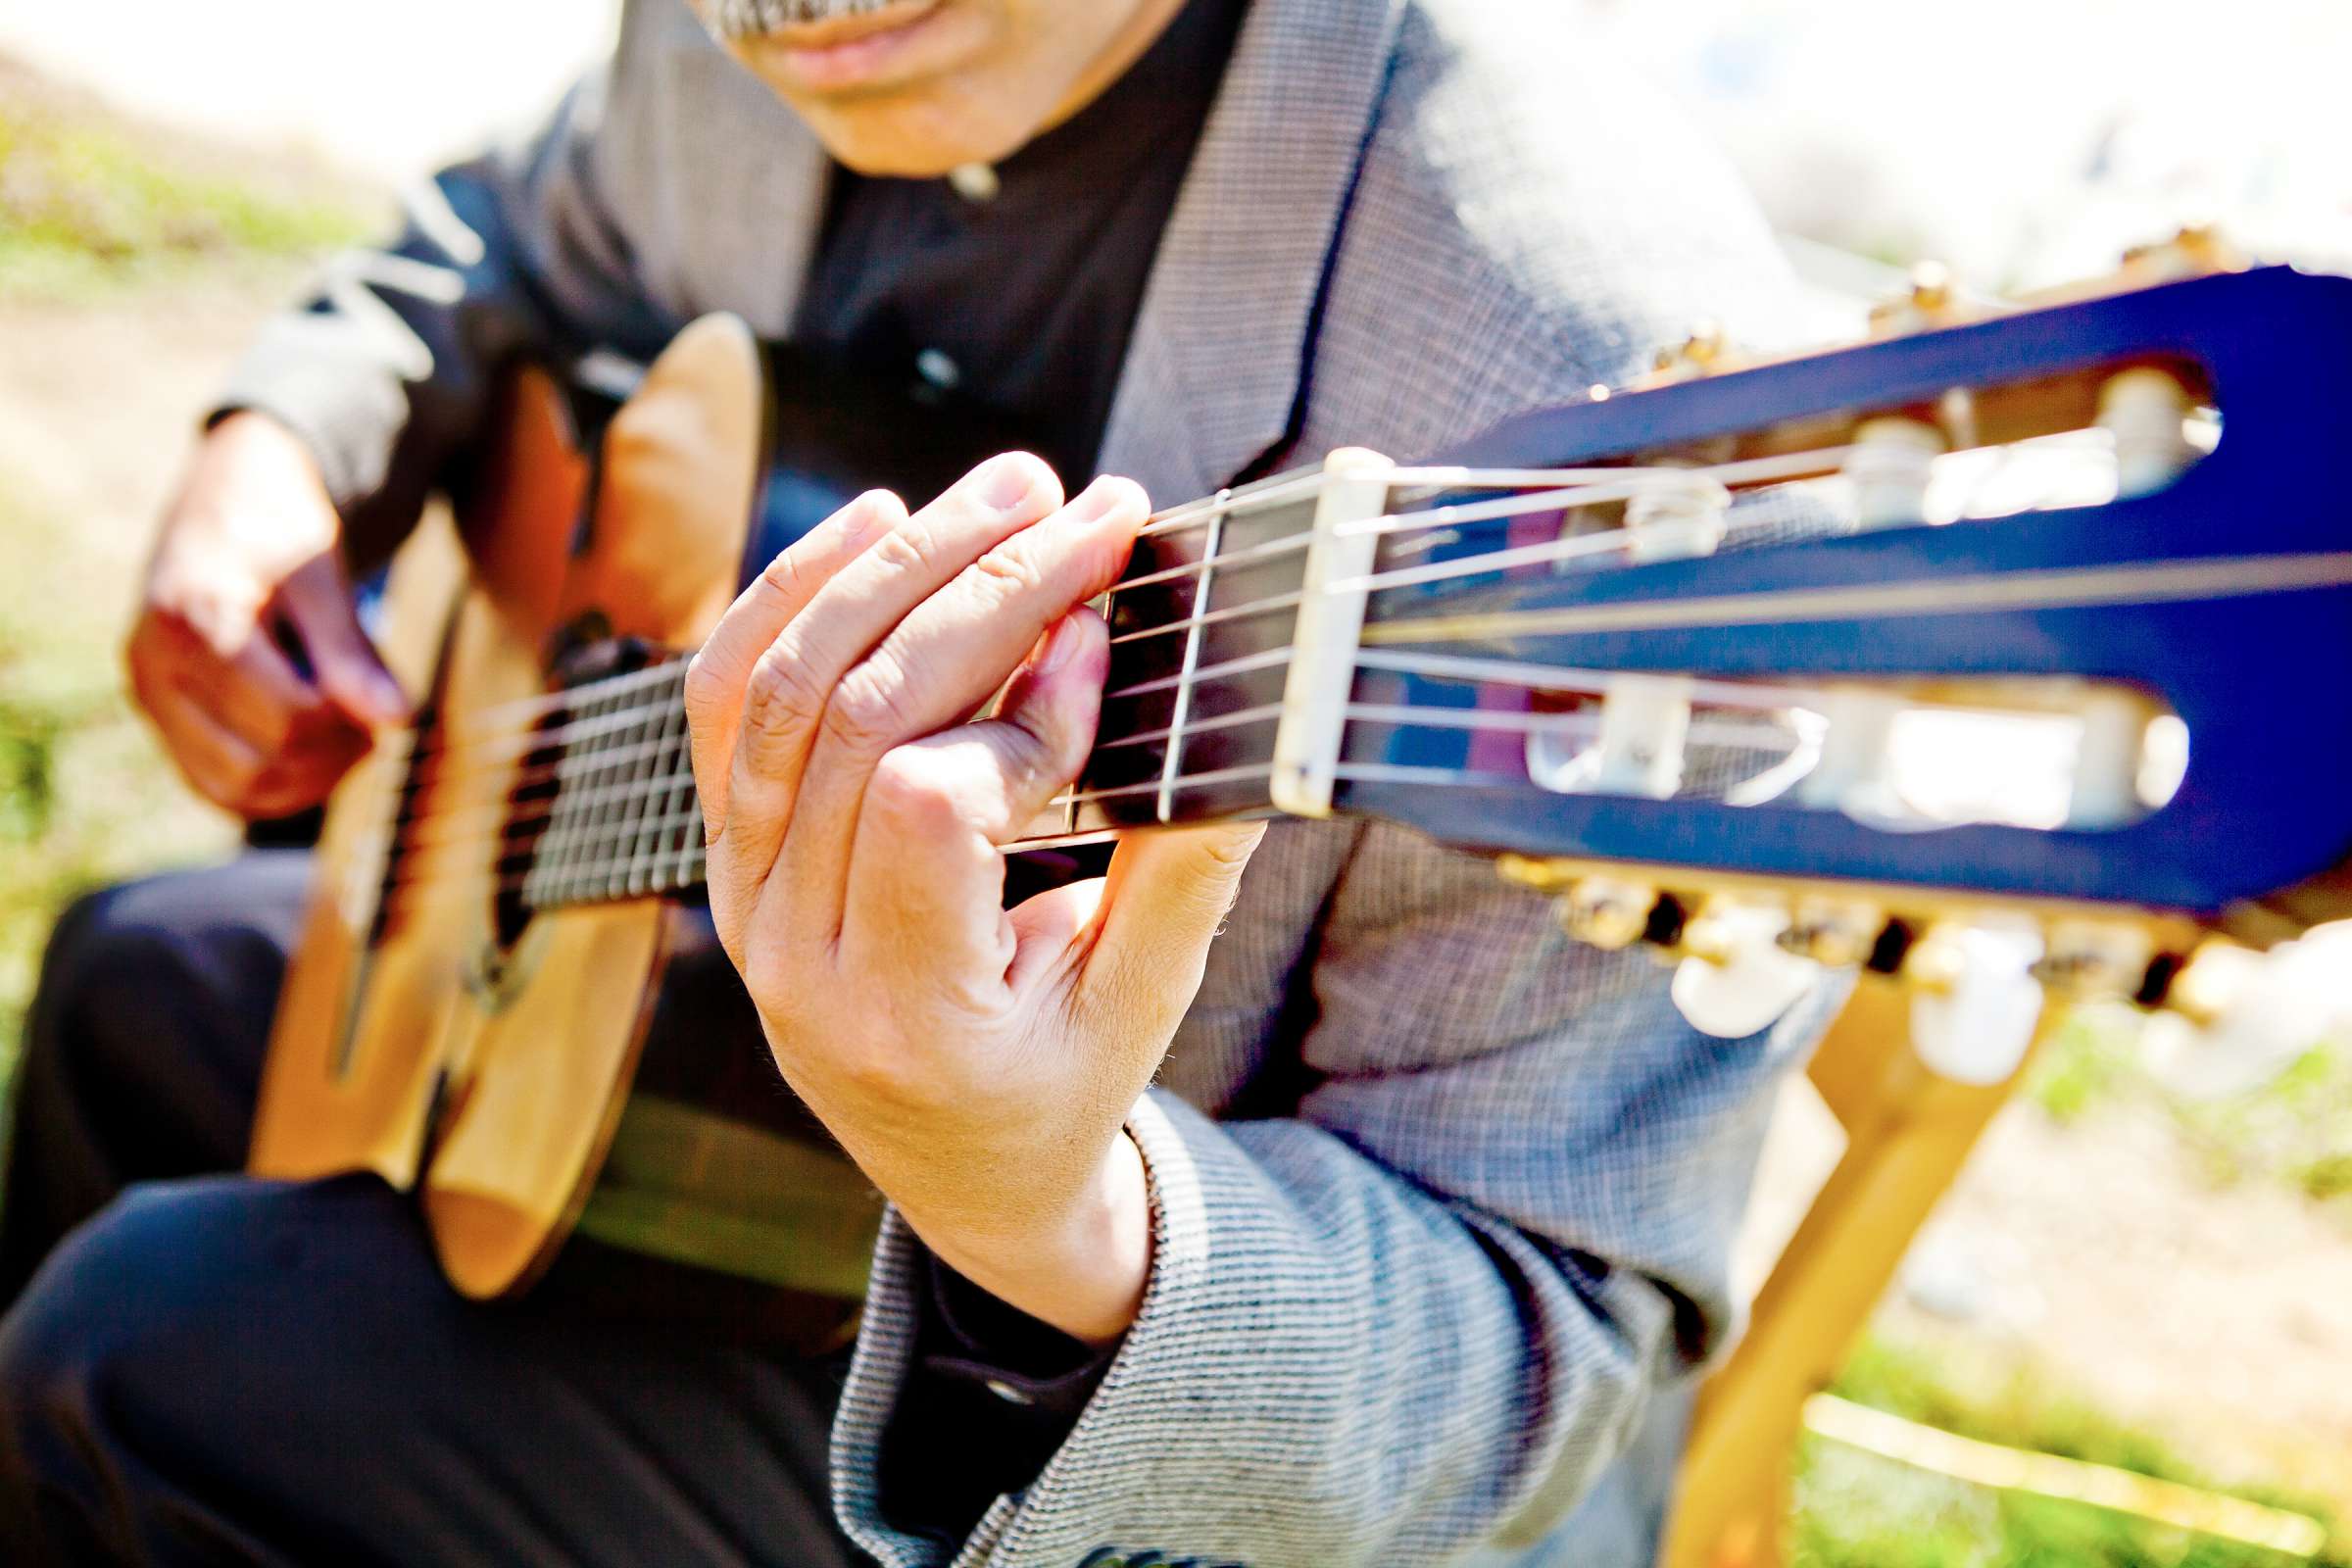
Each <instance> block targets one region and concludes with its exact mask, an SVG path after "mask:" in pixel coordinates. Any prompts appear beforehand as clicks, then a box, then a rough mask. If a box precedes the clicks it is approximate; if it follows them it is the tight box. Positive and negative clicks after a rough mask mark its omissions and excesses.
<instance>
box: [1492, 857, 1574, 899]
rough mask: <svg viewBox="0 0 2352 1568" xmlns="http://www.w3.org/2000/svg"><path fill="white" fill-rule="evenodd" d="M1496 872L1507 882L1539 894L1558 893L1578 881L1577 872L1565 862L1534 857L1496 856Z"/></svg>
mask: <svg viewBox="0 0 2352 1568" xmlns="http://www.w3.org/2000/svg"><path fill="white" fill-rule="evenodd" d="M1495 874H1496V875H1498V876H1500V877H1501V878H1502V879H1503V880H1504V881H1505V882H1509V883H1513V884H1515V885H1516V886H1519V887H1523V888H1533V889H1535V890H1536V891H1537V892H1538V893H1557V892H1559V891H1560V890H1561V889H1562V888H1564V887H1566V886H1567V885H1568V884H1569V883H1571V882H1573V881H1575V880H1576V872H1575V871H1573V870H1572V869H1570V868H1569V867H1568V866H1567V865H1566V864H1565V863H1564V862H1562V861H1559V860H1546V859H1543V858H1539V857H1536V856H1532V855H1500V856H1496V857H1495Z"/></svg>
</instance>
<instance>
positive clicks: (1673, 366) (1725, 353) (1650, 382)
mask: <svg viewBox="0 0 2352 1568" xmlns="http://www.w3.org/2000/svg"><path fill="white" fill-rule="evenodd" d="M1737 359H1738V357H1737V355H1736V354H1735V353H1734V352H1733V349H1732V346H1731V343H1730V341H1729V340H1728V339H1727V338H1726V337H1725V336H1724V333H1723V326H1722V323H1721V322H1718V321H1712V320H1705V319H1701V320H1698V321H1693V322H1692V323H1691V334H1690V336H1688V337H1686V338H1684V339H1683V341H1682V342H1680V343H1678V344H1675V345H1674V346H1672V347H1671V348H1662V349H1660V350H1658V352H1657V354H1656V355H1655V356H1654V357H1653V358H1652V359H1651V361H1650V373H1649V375H1648V376H1646V377H1645V378H1643V380H1642V385H1643V386H1660V385H1664V384H1666V383H1668V382H1673V381H1688V380H1691V379H1694V378H1695V377H1698V376H1702V375H1715V374H1719V373H1720V372H1722V371H1724V370H1728V369H1730V368H1732V367H1733V366H1734V365H1735V364H1736V363H1737Z"/></svg>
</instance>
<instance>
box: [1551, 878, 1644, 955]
mask: <svg viewBox="0 0 2352 1568" xmlns="http://www.w3.org/2000/svg"><path fill="white" fill-rule="evenodd" d="M1658 902H1659V901H1658V891H1657V889H1655V888H1653V887H1648V886H1645V885H1643V884H1642V883H1640V882H1621V881H1619V880H1617V879H1616V878H1615V877H1605V876H1589V877H1586V878H1584V879H1583V880H1582V881H1580V882H1578V883H1577V884H1576V885H1575V886H1574V887H1572V888H1570V889H1569V890H1568V893H1567V896H1566V897H1565V898H1563V899H1561V900H1560V929H1561V930H1563V931H1565V932H1567V933H1568V935H1569V936H1571V937H1573V938H1574V939H1575V940H1577V941H1579V942H1582V943H1583V944H1585V946H1587V947H1589V948H1599V949H1601V950H1602V951H1603V952H1608V953H1616V952H1620V951H1622V950H1624V949H1626V948H1630V947H1632V946H1633V945H1634V944H1635V943H1637V942H1639V941H1641V940H1642V937H1643V936H1645V935H1646V934H1648V931H1649V923H1650V915H1651V913H1652V911H1654V910H1655V909H1656V908H1657V907H1658Z"/></svg>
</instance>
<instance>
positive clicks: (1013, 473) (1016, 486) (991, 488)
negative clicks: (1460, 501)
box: [979, 453, 1037, 512]
mask: <svg viewBox="0 0 2352 1568" xmlns="http://www.w3.org/2000/svg"><path fill="white" fill-rule="evenodd" d="M979 479H980V500H981V503H982V504H983V505H985V506H990V507H994V508H996V509H997V511H999V512H1010V511H1011V510H1012V509H1013V508H1015V507H1017V506H1019V505H1020V504H1021V503H1022V502H1024V501H1026V500H1028V499H1029V493H1030V492H1031V491H1032V490H1035V489H1036V488H1037V463H1036V460H1035V459H1032V458H1026V457H1022V456H1021V455H1019V454H1018V453H1006V454H1005V456H1004V457H1001V458H992V459H990V460H989V462H988V463H987V464H986V465H985V466H983V467H982V468H981V470H980V475H979Z"/></svg>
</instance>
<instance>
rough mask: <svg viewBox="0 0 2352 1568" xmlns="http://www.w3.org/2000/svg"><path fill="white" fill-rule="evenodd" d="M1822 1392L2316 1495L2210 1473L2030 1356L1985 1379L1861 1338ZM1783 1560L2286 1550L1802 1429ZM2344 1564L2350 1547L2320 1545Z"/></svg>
mask: <svg viewBox="0 0 2352 1568" xmlns="http://www.w3.org/2000/svg"><path fill="white" fill-rule="evenodd" d="M1832 1392H1833V1393H1836V1394H1838V1395H1839V1396H1841V1397H1845V1398H1848V1399H1851V1400H1853V1401H1854V1402H1856V1403H1858V1404H1867V1405H1870V1406H1872V1407H1874V1408H1877V1409H1881V1410H1886V1411H1889V1412H1891V1413H1892V1414H1895V1415H1899V1416H1902V1417H1904V1418H1906V1419H1908V1420H1913V1421H1918V1422H1921V1423H1923V1424H1925V1425H1928V1426H1933V1427H1939V1428H1941V1429H1942V1430H1944V1431H1947V1432H1953V1433H1957V1434H1959V1435H1960V1436H1962V1437H1969V1438H1975V1439H1978V1440H1980V1441H1982V1442H1985V1443H1997V1444H2000V1445H2002V1446H2008V1447H2014V1448H2024V1449H2030V1450H2032V1451H2034V1452H2037V1453H2050V1454H2057V1455H2060V1456H2061V1457H2064V1458H2070V1459H2082V1460H2086V1461H2088V1462H2090V1463H2093V1464H2104V1465H2112V1466H2115V1467H2116V1468H2118V1469H2123V1470H2131V1471H2135V1472H2137V1473H2138V1474H2141V1475H2146V1476H2153V1477H2156V1478H2158V1479H2160V1480H2165V1481H2177V1482H2180V1483H2183V1484H2185V1485H2188V1486H2194V1487H2203V1488H2206V1489H2208V1490H2212V1491H2216V1492H2225V1493H2229V1494H2230V1495H2236V1496H2242V1497H2245V1498H2247V1499H2249V1500H2250V1501H2254V1502H2260V1503H2265V1504H2268V1505H2270V1506H2272V1507H2278V1508H2285V1509H2290V1510H2292V1511H2294V1512H2298V1513H2304V1514H2308V1515H2311V1516H2312V1517H2314V1518H2317V1519H2319V1520H2320V1521H2321V1523H2322V1524H2323V1525H2327V1526H2329V1527H2330V1528H2331V1529H2332V1527H2333V1521H2332V1520H2331V1519H2330V1518H2329V1516H2328V1510H2327V1508H2326V1506H2325V1505H2324V1504H2319V1503H2315V1502H2314V1501H2313V1500H2312V1499H2310V1498H2308V1497H2301V1496H2295V1495H2283V1494H2279V1493H2277V1492H2271V1491H2266V1490H2263V1489H2260V1488H2243V1487H2226V1486H2217V1485H2216V1484H2215V1483H2214V1481H2213V1480H2212V1478H2210V1477H2208V1476H2205V1475H2202V1474H2200V1473H2199V1472H2197V1471H2196V1470H2195V1469H2194V1468H2193V1467H2192V1466H2190V1465H2188V1464H2187V1463H2185V1462H2184V1461H2182V1460H2181V1459H2180V1458H2179V1457H2178V1456H2177V1455H2176V1454H2175V1453H2174V1452H2173V1451H2172V1450H2171V1448H2170V1447H2169V1446H2167V1445H2166V1444H2165V1442H2164V1440H2163V1439H2162V1438H2160V1437H2158V1436H2157V1435H2155V1434H2153V1433H2149V1432H2146V1431H2143V1430H2140V1429H2138V1428H2135V1427H2132V1426H2131V1425H2129V1424H2127V1423H2124V1422H2120V1421H2118V1420H2116V1419H2114V1418H2113V1417H2111V1416H2109V1415H2107V1414H2105V1413H2103V1412H2101V1411H2100V1410H2098V1409H2097V1408H2096V1407H2094V1406H2093V1405H2091V1404H2090V1403H2088V1402H2087V1401H2086V1400H2083V1399H2082V1398H2080V1397H2077V1396H2075V1395H2073V1394H2072V1393H2070V1392H2069V1391H2067V1390H2066V1388H2065V1387H2064V1384H2063V1381H2062V1380H2057V1379H2053V1378H2051V1377H2050V1376H2048V1375H2047V1373H2046V1372H2045V1371H2043V1370H2040V1369H2031V1370H2028V1369H2018V1370H2013V1371H2011V1372H2010V1373H2008V1374H2007V1375H2005V1376H2004V1377H2001V1378H2000V1379H1998V1380H1997V1381H1994V1382H1991V1383H1990V1384H1989V1385H1986V1386H1981V1387H1980V1386H1976V1385H1975V1383H1974V1382H1973V1381H1972V1380H1971V1379H1969V1378H1967V1377H1965V1376H1963V1375H1961V1374H1960V1373H1959V1372H1958V1371H1957V1370H1956V1369H1954V1368H1952V1367H1950V1366H1948V1365H1946V1364H1944V1363H1942V1362H1940V1361H1938V1360H1936V1359H1935V1358H1933V1357H1931V1356H1929V1355H1927V1354H1925V1353H1923V1352H1921V1351H1919V1350H1916V1349H1912V1348H1903V1347H1897V1346H1894V1345H1891V1344H1888V1343H1887V1342H1886V1341H1884V1340H1879V1339H1872V1340H1869V1341H1866V1342H1865V1343H1864V1344H1863V1346H1862V1347H1861V1348H1860V1349H1859V1350H1857V1351H1856V1352H1855V1354H1854V1355H1853V1357H1852V1358H1851V1359H1850V1360H1849V1361H1848V1362H1847V1364H1846V1366H1845V1369H1844V1371H1843V1372H1841V1373H1840V1374H1839V1376H1838V1381H1837V1383H1836V1384H1835V1385H1834V1386H1833V1389H1832ZM1789 1549H1790V1562H1791V1564H1792V1565H1793V1568H2283V1565H2286V1564H2290V1563H2293V1562H2295V1561H2297V1560H2298V1559H2296V1558H2293V1557H2291V1556H2287V1555H2284V1554H2281V1553H2278V1552H2275V1551H2270V1550H2266V1549H2263V1548H2261V1547H2255V1546H2246V1545H2241V1544H2236V1543H2233V1542H2227V1541H2221V1540H2216V1539H2214V1538H2211V1537H2205V1536H2198V1535H2194V1534H2191V1533H2189V1532H2186V1531H2181V1530H2177V1529H2173V1528H2171V1527H2168V1526H2164V1525H2158V1524H2153V1523H2150V1522H2148V1521H2145V1520H2141V1519H2137V1518H2133V1517H2132V1516H2131V1515H2128V1514H2121V1513H2116V1512H2112V1511H2110V1510H2108V1509H2104V1508H2097V1507H2092V1506H2089V1505H2087V1504H2082V1503H2075V1502H2064V1501H2058V1500H2055V1499H2051V1498H2046V1497H2038V1496H2034V1495H2028V1494H2023V1493H1997V1492H1989V1491H1985V1490H1984V1489H1982V1488H1978V1487H1973V1486H1969V1485H1967V1484H1965V1483H1962V1482H1957V1481H1953V1480H1950V1479H1948V1478H1946V1477H1942V1476H1937V1475H1934V1474H1930V1473H1928V1472H1925V1471H1921V1470H1917V1469H1913V1468H1912V1467H1910V1466H1907V1465H1903V1464H1900V1463H1897V1462H1895V1461H1893V1460H1890V1459H1884V1458H1880V1457H1878V1456H1876V1455H1873V1454H1866V1453H1860V1452H1856V1451H1854V1450H1852V1449H1849V1448H1846V1447H1843V1446H1839V1445H1838V1444H1834V1443H1830V1442H1827V1441H1824V1440H1820V1439H1809V1440H1807V1442H1806V1444H1805V1446H1804V1451H1803V1453H1802V1455H1801V1456H1800V1459H1799V1466H1798V1472H1797V1481H1796V1493H1795V1517H1794V1519H1793V1520H1792V1521H1791V1526H1790V1535H1789ZM2319 1561H2320V1562H2321V1563H2323V1564H2329V1565H2334V1568H2344V1565H2345V1564H2346V1563H2347V1562H2348V1561H2352V1559H2346V1558H2343V1557H2339V1556H2326V1557H2322V1558H2320V1559H2319Z"/></svg>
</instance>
